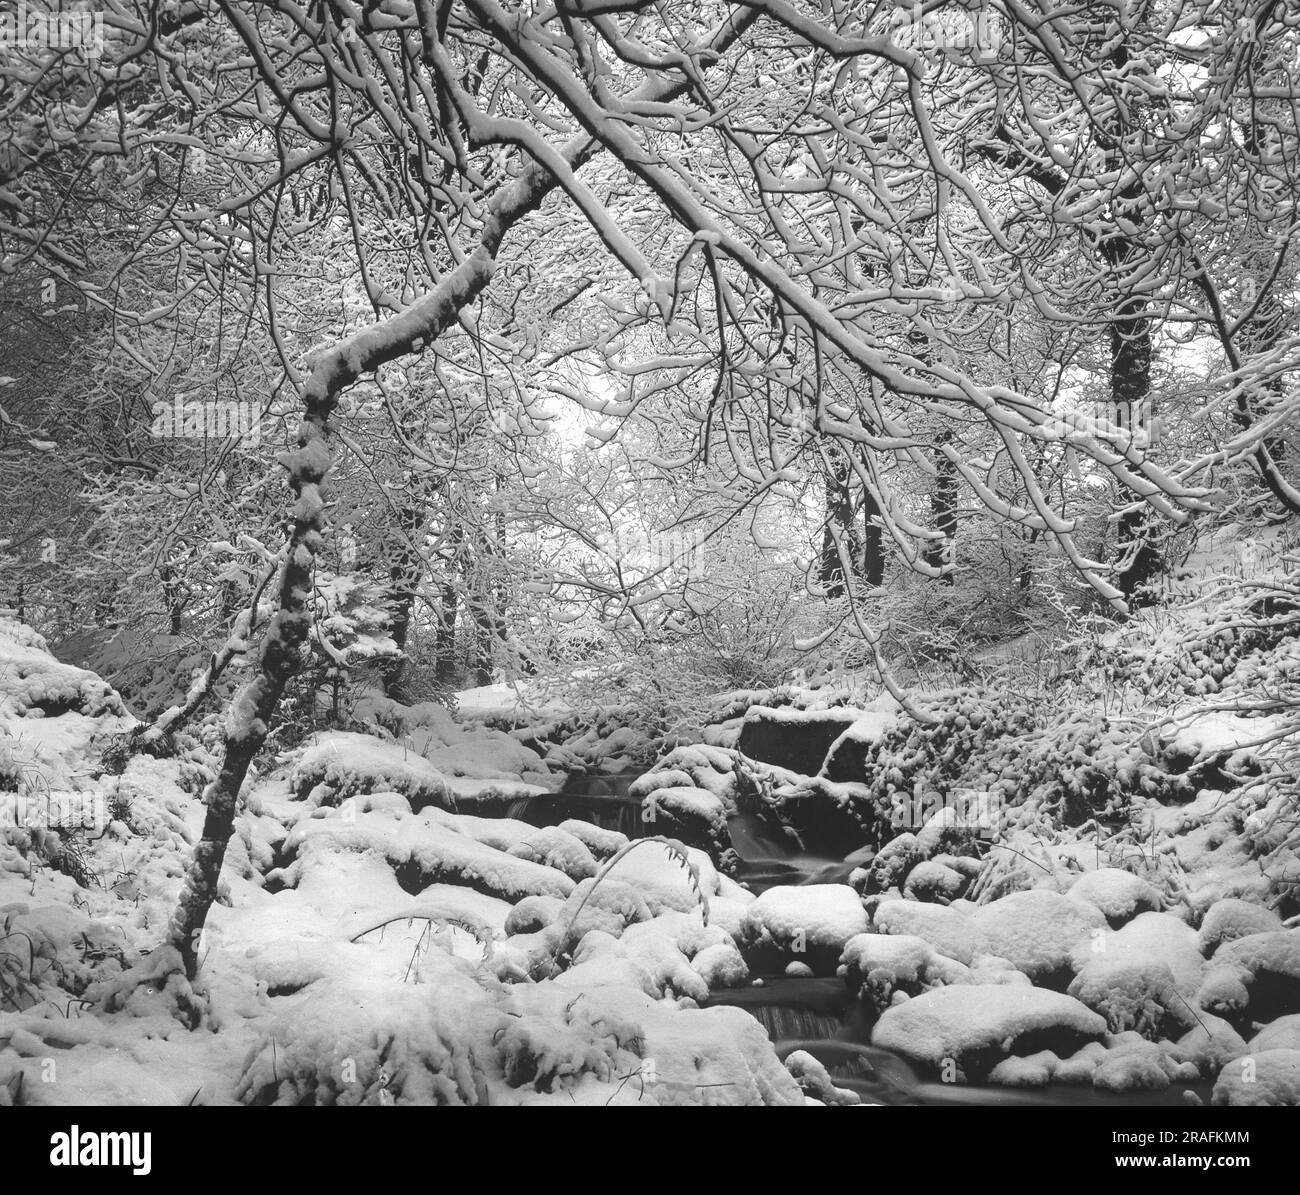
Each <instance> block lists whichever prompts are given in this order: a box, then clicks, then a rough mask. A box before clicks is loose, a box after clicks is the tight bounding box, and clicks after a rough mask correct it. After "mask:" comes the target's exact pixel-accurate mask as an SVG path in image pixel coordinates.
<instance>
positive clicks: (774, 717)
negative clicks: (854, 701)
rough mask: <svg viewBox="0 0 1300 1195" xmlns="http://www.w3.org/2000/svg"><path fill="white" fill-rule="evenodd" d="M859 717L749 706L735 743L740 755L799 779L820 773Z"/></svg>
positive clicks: (848, 711) (850, 713)
mask: <svg viewBox="0 0 1300 1195" xmlns="http://www.w3.org/2000/svg"><path fill="white" fill-rule="evenodd" d="M859 717H860V714H859V711H858V710H852V709H843V708H841V709H828V710H797V709H791V708H789V707H782V708H779V709H769V708H768V707H766V706H758V705H756V706H751V707H750V709H749V711H748V712H747V713H746V714H745V721H744V722H743V723H742V724H741V728H740V739H739V741H738V743H737V745H738V747H739V748H740V751H741V753H742V754H743V755H747V756H748V757H749V758H750V759H757V760H761V761H762V762H763V763H768V764H774V765H776V766H777V767H779V768H788V769H789V770H790V771H792V772H798V773H799V774H800V775H802V776H815V775H817V773H818V772H820V771H821V770H822V765H823V764H824V763H825V761H826V755H827V753H828V752H829V751H830V749H831V745H832V744H833V743H835V741H836V740H837V739H839V738H840V736H841V735H842V734H844V732H845V731H847V730H848V729H849V728H850V727H851V726H853V725H854V723H855V722H857V721H858V719H859Z"/></svg>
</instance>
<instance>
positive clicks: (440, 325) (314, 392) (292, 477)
mask: <svg viewBox="0 0 1300 1195" xmlns="http://www.w3.org/2000/svg"><path fill="white" fill-rule="evenodd" d="M755 20H757V13H742V14H739V15H737V16H734V17H730V18H728V20H727V21H726V22H725V23H724V24H723V26H722V27H721V29H720V30H719V31H718V33H717V34H716V36H715V38H714V44H713V47H712V48H713V49H715V50H722V49H725V48H726V47H727V46H729V45H730V44H731V43H732V42H733V41H735V39H736V38H737V37H739V36H740V35H741V34H742V33H743V32H744V30H746V29H747V28H748V27H749V26H750V25H752V24H753V23H754V21H755ZM689 86H690V81H689V79H682V80H673V81H667V80H665V81H663V82H658V81H656V82H653V83H650V84H647V85H646V86H645V87H643V88H639V89H637V91H635V92H633V93H632V95H631V96H629V97H628V98H632V99H638V100H647V101H666V100H671V99H674V98H675V97H676V96H678V95H680V94H681V93H682V92H684V91H685V90H687V88H688V87H689ZM598 149H599V143H598V142H597V141H595V140H594V139H593V138H591V137H590V136H588V135H586V134H580V135H578V136H576V137H574V138H573V139H572V140H570V141H569V142H568V143H567V144H566V145H565V146H564V148H563V149H562V150H561V151H560V153H561V156H562V157H563V159H564V161H565V162H566V164H567V165H568V166H569V167H571V168H574V169H576V168H577V167H578V166H580V165H582V164H583V163H584V162H586V161H588V160H589V159H591V158H592V157H594V156H595V154H596V152H597V151H598ZM558 186H559V179H558V178H557V177H556V175H555V174H554V173H553V172H552V171H551V170H550V169H548V168H547V167H545V166H543V165H541V164H540V163H538V162H531V163H529V165H528V166H527V167H525V168H524V170H523V171H522V172H521V173H520V175H519V176H518V177H517V178H516V179H515V180H514V182H512V183H510V184H509V185H507V186H505V187H502V188H501V189H500V190H499V191H497V192H496V194H495V195H494V196H493V197H492V199H491V201H490V202H489V203H488V205H487V210H486V214H485V216H484V219H483V227H482V231H481V232H480V234H479V243H478V245H477V246H475V248H474V250H473V252H471V253H469V254H468V255H467V256H466V257H465V258H464V259H463V260H462V261H461V262H460V264H459V265H458V266H457V267H456V268H455V269H454V270H452V271H451V273H449V274H447V275H446V276H445V277H443V278H442V279H441V280H440V281H439V282H438V284H437V285H436V286H435V287H434V288H433V289H432V290H431V291H429V293H428V294H426V295H425V296H424V297H423V298H421V299H419V300H417V301H416V302H415V303H414V304H412V305H411V306H410V307H409V308H407V309H406V310H405V311H403V312H402V313H401V314H400V315H397V316H394V317H393V318H392V319H390V320H387V321H385V322H384V323H382V324H378V325H373V326H371V327H367V328H362V329H361V330H360V331H358V332H356V333H354V334H353V335H351V336H349V337H347V338H346V339H344V340H342V341H340V342H338V343H337V344H335V345H334V346H333V347H332V348H331V349H329V350H328V351H326V352H325V353H323V354H321V356H320V357H318V358H317V360H316V363H315V365H314V366H313V367H312V372H311V376H310V378H309V379H308V381H307V386H306V389H305V393H304V395H303V408H304V409H303V420H302V426H301V427H300V429H299V432H298V448H297V450H296V451H295V452H292V453H290V454H289V455H288V457H287V459H286V464H287V466H288V469H289V483H290V486H291V488H292V489H293V492H294V495H295V499H296V500H295V503H294V507H293V530H292V533H291V535H290V538H289V545H288V555H287V557H286V560H285V565H284V572H283V574H282V577H281V582H280V598H279V608H278V610H277V611H276V614H275V616H274V617H273V618H272V620H271V623H270V626H269V627H268V628H267V632H266V638H265V640H264V642H263V645H262V653H261V657H260V660H259V664H258V668H257V672H256V675H254V677H253V678H252V680H250V681H249V682H248V684H247V685H245V686H244V688H243V689H242V690H241V691H240V693H239V694H238V696H237V697H236V698H235V700H234V702H233V704H232V706H231V709H230V713H229V715H228V717H227V721H226V752H225V758H224V759H223V761H222V765H221V772H220V774H219V775H218V776H217V778H216V779H215V780H214V781H213V782H212V783H211V784H210V785H208V787H207V790H206V791H205V792H204V794H203V800H204V804H205V805H206V806H207V815H206V817H205V818H204V822H203V836H202V838H201V839H200V840H199V843H198V845H197V846H196V847H195V848H194V857H193V858H192V859H191V860H190V864H189V866H188V867H187V868H186V872H185V881H184V885H183V887H182V889H181V895H180V901H179V903H178V905H177V907H176V910H175V912H174V913H173V914H172V918H171V923H170V925H169V927H168V938H169V941H170V944H171V945H172V946H173V947H174V948H175V949H176V950H177V951H179V953H180V956H181V959H182V961H183V964H184V967H185V972H186V975H187V976H188V977H189V978H191V979H193V978H194V975H195V972H196V971H197V969H198V937H199V933H200V931H201V930H202V928H203V925H204V922H205V921H206V920H207V916H208V911H209V909H211V907H212V904H213V902H214V901H215V900H216V897H217V880H218V877H219V876H220V874H221V866H222V863H223V862H224V861H225V858H226V847H227V845H228V844H229V842H230V836H231V834H232V833H233V832H234V826H235V813H236V809H237V806H238V801H239V794H240V789H241V788H242V787H243V783H244V778H245V777H246V776H247V774H248V768H249V765H250V764H251V763H252V761H253V758H254V756H256V755H257V753H258V752H259V751H260V750H261V749H262V745H263V744H264V743H265V742H266V736H267V731H268V730H269V727H270V722H271V718H272V717H273V716H274V714H275V711H276V707H277V706H278V705H279V702H280V697H281V695H282V694H283V693H284V687H285V685H286V683H287V682H288V680H289V678H290V677H291V676H293V674H294V672H295V671H296V670H297V668H298V665H299V659H300V654H301V649H302V646H303V643H304V641H305V640H306V637H307V631H308V625H309V620H310V610H309V608H308V605H307V602H308V598H309V595H310V594H311V591H312V573H313V569H314V567H315V561H316V554H317V553H318V552H319V551H320V548H321V545H322V536H323V532H324V530H325V523H326V520H325V503H324V499H323V496H322V494H321V485H322V483H323V482H324V479H325V475H326V474H327V473H328V471H329V467H330V464H331V460H332V457H333V426H332V419H333V416H334V412H335V410H336V408H337V406H338V402H339V396H340V395H341V394H342V392H343V391H344V389H346V388H347V387H348V386H350V385H351V384H352V383H353V382H355V381H357V379H358V378H360V377H362V376H363V375H365V374H368V373H372V372H374V371H375V370H376V369H378V368H379V367H380V366H381V365H384V364H387V363H388V362H389V361H393V360H396V359H397V358H398V357H403V356H406V355H408V354H410V353H413V352H417V351H419V352H424V351H427V350H428V347H429V345H430V344H432V343H433V341H434V340H436V339H437V338H438V337H439V336H441V335H442V333H443V332H445V331H446V329H447V328H448V327H450V326H452V325H453V324H454V323H455V322H456V320H457V318H458V316H459V314H460V313H461V312H462V311H463V310H464V309H465V307H466V306H467V305H468V304H470V303H471V302H473V301H474V299H476V298H477V297H478V296H479V295H480V294H481V293H482V292H483V290H484V289H485V288H486V287H487V285H488V283H489V282H490V281H491V280H492V275H493V273H494V272H495V270H496V256H497V253H498V251H499V250H500V248H501V242H502V240H503V239H504V238H505V235H506V233H507V232H509V230H510V229H511V227H513V225H514V224H516V223H517V222H518V221H519V220H521V219H522V218H523V217H525V216H527V215H529V214H530V213H532V212H534V211H536V210H537V208H538V207H539V206H540V205H541V203H542V201H543V200H544V199H545V198H546V197H547V196H548V195H549V194H550V193H551V192H552V191H554V190H555V189H556V188H557V187H558Z"/></svg>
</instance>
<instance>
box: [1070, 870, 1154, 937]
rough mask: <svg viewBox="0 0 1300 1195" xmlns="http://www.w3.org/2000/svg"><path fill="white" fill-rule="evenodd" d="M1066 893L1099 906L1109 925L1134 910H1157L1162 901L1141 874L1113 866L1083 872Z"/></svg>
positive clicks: (1121, 919) (1124, 918)
mask: <svg viewBox="0 0 1300 1195" xmlns="http://www.w3.org/2000/svg"><path fill="white" fill-rule="evenodd" d="M1069 895H1070V896H1071V897H1073V898H1074V899H1075V900H1083V901H1087V902H1088V903H1089V904H1090V905H1093V906H1094V907H1095V908H1098V909H1100V910H1101V912H1102V913H1103V914H1104V915H1105V917H1106V919H1107V920H1108V921H1109V922H1110V923H1111V924H1112V925H1115V924H1118V923H1122V922H1125V921H1128V920H1130V919H1131V918H1133V917H1135V916H1136V915H1137V914H1138V913H1145V912H1152V911H1154V912H1158V911H1159V910H1160V909H1161V908H1162V906H1163V904H1164V901H1163V898H1162V897H1161V895H1160V893H1159V892H1158V891H1157V890H1156V889H1155V888H1153V887H1152V886H1151V885H1150V884H1149V883H1147V881H1146V880H1144V879H1142V877H1141V876H1136V875H1134V874H1133V873H1132V872H1131V871H1122V870H1120V869H1119V868H1117V867H1102V868H1099V869H1098V870H1097V871H1090V872H1086V873H1085V874H1084V875H1082V876H1080V877H1079V878H1078V879H1077V880H1076V881H1075V882H1074V884H1073V885H1072V886H1071V888H1070V891H1069Z"/></svg>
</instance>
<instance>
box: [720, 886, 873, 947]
mask: <svg viewBox="0 0 1300 1195" xmlns="http://www.w3.org/2000/svg"><path fill="white" fill-rule="evenodd" d="M867 928H868V924H867V913H866V910H865V909H864V908H863V907H862V901H861V899H860V898H859V896H858V894H857V893H856V892H855V891H854V890H853V889H852V888H850V887H849V886H848V885H847V884H804V885H801V886H799V887H785V886H778V887H775V888H769V889H768V890H767V891H766V892H764V893H762V894H760V895H759V897H758V898H757V899H756V900H755V901H754V902H753V904H751V905H750V906H749V907H748V908H747V909H746V910H745V916H744V919H743V921H742V923H741V936H742V938H743V940H744V942H746V943H748V944H751V945H772V946H775V947H776V948H777V949H779V950H781V951H782V952H783V953H793V954H802V953H804V952H807V951H813V950H833V951H835V952H836V953H837V954H838V953H839V952H840V951H842V950H843V949H844V947H845V944H846V943H847V942H848V941H849V939H850V938H852V937H854V936H855V935H856V934H865V933H866V932H867Z"/></svg>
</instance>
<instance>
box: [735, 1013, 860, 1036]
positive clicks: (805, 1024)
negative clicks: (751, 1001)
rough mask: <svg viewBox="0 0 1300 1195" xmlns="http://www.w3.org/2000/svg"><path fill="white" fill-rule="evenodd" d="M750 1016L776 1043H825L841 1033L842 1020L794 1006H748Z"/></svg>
mask: <svg viewBox="0 0 1300 1195" xmlns="http://www.w3.org/2000/svg"><path fill="white" fill-rule="evenodd" d="M745 1011H746V1012H747V1013H749V1015H750V1016H752V1017H753V1018H754V1019H755V1020H756V1021H758V1023H759V1024H760V1025H762V1026H763V1028H764V1029H766V1030H767V1036H768V1037H769V1038H771V1039H772V1041H773V1042H786V1041H805V1040H807V1041H819V1042H820V1041H825V1040H826V1039H827V1038H832V1037H834V1036H835V1035H836V1034H837V1033H838V1032H839V1031H840V1020H839V1017H833V1016H831V1015H830V1014H829V1013H824V1012H814V1011H813V1010H812V1009H810V1008H798V1007H796V1006H795V1005H792V1004H759V1005H752V1006H747V1007H746V1009H745Z"/></svg>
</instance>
